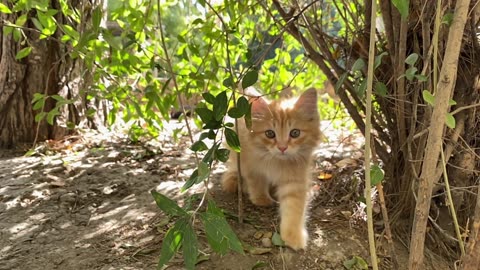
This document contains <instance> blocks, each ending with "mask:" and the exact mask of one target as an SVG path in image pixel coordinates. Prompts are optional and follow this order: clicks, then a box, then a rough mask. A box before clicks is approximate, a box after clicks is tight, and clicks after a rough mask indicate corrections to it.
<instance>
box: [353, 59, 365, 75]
mask: <svg viewBox="0 0 480 270" xmlns="http://www.w3.org/2000/svg"><path fill="white" fill-rule="evenodd" d="M364 67H365V61H364V60H363V59H362V58H358V59H357V61H355V63H353V66H352V72H355V71H360V70H362V69H363V68H364Z"/></svg>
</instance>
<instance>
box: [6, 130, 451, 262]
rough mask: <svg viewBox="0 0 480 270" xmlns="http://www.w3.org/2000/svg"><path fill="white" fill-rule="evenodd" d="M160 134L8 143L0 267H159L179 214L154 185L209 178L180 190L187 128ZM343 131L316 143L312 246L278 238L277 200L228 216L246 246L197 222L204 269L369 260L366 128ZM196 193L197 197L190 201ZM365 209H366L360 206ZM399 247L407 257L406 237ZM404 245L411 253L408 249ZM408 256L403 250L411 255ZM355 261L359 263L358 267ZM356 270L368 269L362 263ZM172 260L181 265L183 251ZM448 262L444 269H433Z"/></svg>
mask: <svg viewBox="0 0 480 270" xmlns="http://www.w3.org/2000/svg"><path fill="white" fill-rule="evenodd" d="M170 125H171V126H170V129H167V130H166V131H165V133H163V134H162V136H160V137H159V138H158V139H157V140H155V141H150V142H148V143H143V144H136V145H132V144H129V143H128V141H127V140H126V139H125V138H123V136H116V135H113V134H103V135H102V134H94V133H91V132H90V133H88V134H85V135H84V136H82V137H72V138H70V139H69V140H66V141H62V142H49V143H47V144H45V145H44V146H43V147H42V148H40V149H39V150H38V152H39V154H37V155H35V156H31V157H25V156H22V155H23V153H24V152H15V151H2V152H0V229H1V231H0V269H5V270H7V269H9V270H10V269H43V270H45V269H102V270H107V269H155V268H156V264H157V262H158V256H159V254H160V248H161V243H162V239H163V237H164V235H165V233H166V231H167V230H168V228H169V227H170V226H171V225H172V224H173V222H174V220H170V219H169V218H168V217H166V216H165V215H164V214H163V213H162V212H161V211H160V210H159V209H158V208H157V206H156V205H155V203H154V200H153V198H152V196H151V194H150V191H151V190H152V189H154V190H157V191H158V192H161V193H163V194H165V195H167V196H169V197H170V198H173V199H175V200H177V201H178V202H179V204H180V205H183V204H184V203H189V202H190V203H196V202H198V196H194V194H199V193H202V192H203V190H204V189H203V187H202V186H198V187H194V188H192V189H190V190H189V191H188V192H187V193H184V194H181V193H179V188H180V187H181V186H182V185H183V183H184V181H185V180H186V179H188V177H189V176H190V174H191V172H192V171H193V169H194V159H193V153H192V152H191V151H189V150H188V146H189V145H190V144H189V143H188V140H187V138H186V137H185V136H181V138H180V139H179V140H178V141H177V142H175V141H174V140H173V139H172V138H171V137H170V133H169V131H171V130H173V129H175V128H181V127H182V124H179V123H176V122H171V123H170ZM330 132H331V134H329V136H332V137H334V138H336V140H331V141H330V142H329V143H324V144H322V146H321V147H320V148H319V151H317V160H318V162H317V166H316V168H315V175H313V176H312V178H316V176H318V175H320V174H321V173H329V174H331V175H332V177H331V178H329V176H328V175H327V176H326V177H324V178H326V179H327V180H318V179H315V185H314V186H312V193H313V194H314V196H313V199H312V202H311V205H310V210H309V211H310V218H309V223H308V230H309V235H310V242H309V246H308V249H307V250H306V251H300V252H294V251H292V250H290V249H288V248H284V247H278V246H272V244H271V241H269V240H270V238H271V235H272V234H273V233H274V232H275V231H276V229H277V226H278V224H279V222H278V221H279V219H278V213H277V210H276V208H275V207H272V208H260V207H256V206H253V205H252V204H250V203H249V202H246V205H245V215H246V218H247V219H246V222H245V223H244V224H239V223H238V222H237V221H236V220H235V218H229V223H230V224H231V226H232V227H233V229H234V231H235V232H236V233H237V235H238V237H239V238H240V240H241V241H242V242H243V243H244V246H245V249H246V255H240V254H236V253H229V254H227V255H225V256H219V255H216V254H215V253H213V252H212V251H211V249H210V248H209V247H208V245H207V244H206V238H205V234H204V232H203V231H202V230H201V228H200V227H199V228H198V230H197V233H198V238H199V242H200V254H201V258H202V261H201V262H200V263H198V264H197V268H198V269H326V270H327V269H331V270H334V269H347V268H346V267H345V266H344V263H345V262H346V261H347V260H350V259H352V258H353V256H358V257H361V258H364V259H365V260H366V261H367V262H368V258H369V257H368V252H367V250H368V242H367V233H366V230H365V223H364V222H363V221H362V217H363V215H362V214H361V213H363V211H362V209H361V207H359V204H358V203H355V198H356V197H358V196H359V192H360V189H359V188H358V187H357V186H360V184H359V182H358V181H356V180H355V179H357V180H358V179H360V178H361V176H362V172H361V167H360V166H361V165H362V164H361V159H362V153H361V151H359V150H358V149H360V147H361V143H362V140H361V137H360V136H358V134H357V135H354V136H349V135H345V134H347V132H345V131H335V130H333V129H332V130H330ZM223 169H224V168H223V167H222V165H219V166H217V167H216V169H215V170H214V171H213V175H212V183H211V186H210V191H211V194H212V197H213V198H214V199H215V201H216V202H217V204H218V205H219V206H220V207H221V208H223V209H224V210H225V213H226V214H227V216H231V217H232V216H235V214H236V211H237V210H236V208H237V206H236V198H235V197H234V196H231V195H229V194H224V193H223V192H221V190H220V186H219V183H218V179H219V178H220V175H221V173H222V171H223ZM186 198H189V200H185V199H186ZM359 213H360V214H359ZM378 250H379V260H380V262H381V265H382V269H389V268H390V266H391V263H390V258H389V256H388V253H387V252H386V251H385V250H387V249H386V247H382V246H381V244H380V246H379V248H378ZM398 250H399V254H400V255H399V256H400V261H401V263H402V258H406V252H405V250H404V249H403V248H402V247H401V245H399V247H398ZM402 254H403V255H402ZM403 265H405V264H404V259H403ZM354 267H357V268H354ZM354 267H352V268H350V269H362V268H359V267H360V266H359V265H356V266H354ZM168 269H183V268H182V256H181V255H177V256H176V257H175V258H174V259H173V260H172V261H171V262H170V263H169V265H168ZM434 269H446V268H434Z"/></svg>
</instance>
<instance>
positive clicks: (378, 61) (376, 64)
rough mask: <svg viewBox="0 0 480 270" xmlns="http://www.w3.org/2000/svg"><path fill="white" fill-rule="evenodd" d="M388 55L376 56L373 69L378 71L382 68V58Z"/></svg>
mask: <svg viewBox="0 0 480 270" xmlns="http://www.w3.org/2000/svg"><path fill="white" fill-rule="evenodd" d="M386 55H388V53H387V52H382V53H381V54H379V55H377V56H375V64H374V68H373V69H377V68H378V67H379V66H380V64H381V63H382V58H383V57H384V56H386Z"/></svg>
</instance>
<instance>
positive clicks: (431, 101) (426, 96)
mask: <svg viewBox="0 0 480 270" xmlns="http://www.w3.org/2000/svg"><path fill="white" fill-rule="evenodd" d="M422 96H423V100H425V102H426V103H427V104H428V105H430V106H432V107H433V106H434V105H435V96H434V95H432V93H430V91H428V90H423V91H422ZM456 104H457V102H456V101H455V100H453V99H450V100H449V101H448V105H449V106H453V105H456ZM445 124H446V125H447V127H449V128H451V129H454V128H455V126H456V120H455V117H453V114H452V113H447V114H446V115H445Z"/></svg>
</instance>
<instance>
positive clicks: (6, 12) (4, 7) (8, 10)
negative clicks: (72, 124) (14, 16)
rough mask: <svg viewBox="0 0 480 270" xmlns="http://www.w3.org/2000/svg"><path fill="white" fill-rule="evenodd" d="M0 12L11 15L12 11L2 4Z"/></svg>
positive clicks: (0, 4)
mask: <svg viewBox="0 0 480 270" xmlns="http://www.w3.org/2000/svg"><path fill="white" fill-rule="evenodd" d="M0 12H1V13H5V14H11V13H12V10H11V9H10V8H8V7H7V6H6V5H5V4H3V3H0Z"/></svg>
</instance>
